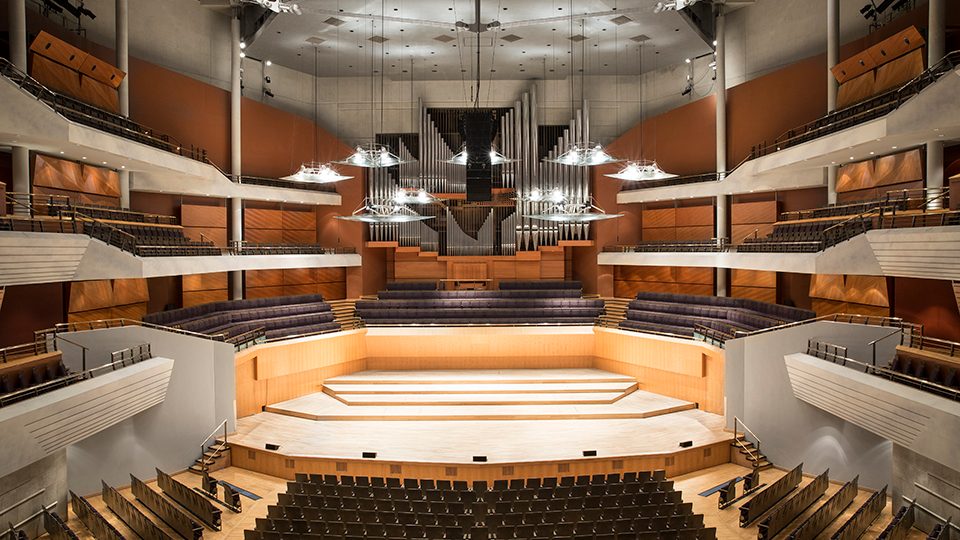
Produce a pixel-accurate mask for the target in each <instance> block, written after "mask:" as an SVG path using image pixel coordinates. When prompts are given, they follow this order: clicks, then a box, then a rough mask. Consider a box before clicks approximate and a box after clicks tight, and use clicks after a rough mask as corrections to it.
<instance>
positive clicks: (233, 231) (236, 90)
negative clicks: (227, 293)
mask: <svg viewBox="0 0 960 540" xmlns="http://www.w3.org/2000/svg"><path fill="white" fill-rule="evenodd" d="M238 17H239V13H234V14H233V17H232V18H231V19H230V53H231V58H230V68H231V69H230V174H231V175H233V176H234V177H239V176H240V174H241V172H240V165H241V162H242V161H241V156H242V154H241V144H240V143H241V137H240V134H241V133H240V98H241V89H240V65H241V60H242V58H240V52H241V49H240V19H239V18H238ZM230 240H231V241H234V242H240V241H242V240H243V200H242V199H239V198H233V199H230ZM230 289H231V291H232V292H231V295H232V296H231V297H232V298H233V299H234V300H240V299H241V298H243V272H240V271H234V272H230Z"/></svg>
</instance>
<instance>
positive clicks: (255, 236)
mask: <svg viewBox="0 0 960 540" xmlns="http://www.w3.org/2000/svg"><path fill="white" fill-rule="evenodd" d="M243 238H244V240H246V241H247V242H252V243H255V244H282V243H283V230H282V229H250V228H246V229H244V231H243Z"/></svg>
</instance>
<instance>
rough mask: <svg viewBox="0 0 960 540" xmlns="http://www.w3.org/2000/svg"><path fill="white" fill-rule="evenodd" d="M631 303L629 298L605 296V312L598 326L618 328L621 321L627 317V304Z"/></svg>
mask: <svg viewBox="0 0 960 540" xmlns="http://www.w3.org/2000/svg"><path fill="white" fill-rule="evenodd" d="M629 304H630V299H628V298H604V299H603V314H602V315H600V318H599V320H598V322H597V325H598V326H603V327H605V328H617V327H618V326H620V321H622V320H624V319H626V318H627V306H628V305H629Z"/></svg>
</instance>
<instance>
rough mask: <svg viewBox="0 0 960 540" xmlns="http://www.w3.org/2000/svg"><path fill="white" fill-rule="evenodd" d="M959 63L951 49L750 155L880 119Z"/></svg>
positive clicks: (760, 153) (783, 135)
mask: <svg viewBox="0 0 960 540" xmlns="http://www.w3.org/2000/svg"><path fill="white" fill-rule="evenodd" d="M958 63H960V51H953V52H950V53H948V54H947V55H946V56H944V57H943V58H942V59H941V60H940V61H939V62H937V63H936V64H934V65H933V66H931V67H930V68H928V69H926V70H925V71H924V72H923V73H921V74H920V75H917V76H916V77H914V78H913V79H911V80H910V81H909V82H907V83H906V84H904V85H903V86H901V87H899V88H897V89H894V90H890V91H888V92H884V93H883V94H880V95H878V96H875V97H872V98H870V99H868V100H866V101H862V102H860V103H856V104H854V105H851V106H849V107H845V108H843V109H840V110H837V111H834V112H831V113H830V114H827V115H825V116H822V117H820V118H818V119H816V120H814V121H813V122H808V123H806V124H804V125H802V126H799V127H796V128H793V129H791V130H788V131H787V132H786V133H784V134H782V135H780V136H779V137H777V138H776V139H774V141H773V142H772V143H767V142H766V141H764V142H762V143H760V144H759V145H757V146H754V147H753V149H752V150H751V152H750V157H751V158H758V157H761V156H766V155H768V154H772V153H774V152H777V151H779V150H783V149H785V148H790V147H791V146H796V145H798V144H802V143H805V142H808V141H812V140H814V139H817V138H820V137H823V136H824V135H829V134H831V133H836V132H838V131H841V130H844V129H847V128H849V127H853V126H856V125H857V124H862V123H864V122H867V121H870V120H874V119H876V118H880V117H881V116H885V115H887V114H889V113H890V112H892V111H894V110H896V109H898V108H900V106H901V105H903V104H904V103H905V102H906V101H907V100H909V99H910V98H912V97H913V96H915V95H917V94H919V93H920V92H921V91H922V90H923V89H924V88H926V87H928V86H930V85H931V84H933V83H934V82H936V81H937V80H938V79H939V78H940V77H941V76H943V75H944V74H946V73H949V72H951V71H953V69H954V68H956V67H957V65H958Z"/></svg>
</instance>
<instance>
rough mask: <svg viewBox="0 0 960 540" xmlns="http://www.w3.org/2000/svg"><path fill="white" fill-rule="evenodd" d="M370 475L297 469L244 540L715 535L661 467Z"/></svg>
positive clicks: (692, 538) (692, 539) (698, 538)
mask: <svg viewBox="0 0 960 540" xmlns="http://www.w3.org/2000/svg"><path fill="white" fill-rule="evenodd" d="M371 480H372V479H368V478H366V477H352V476H341V477H339V478H337V477H336V476H331V475H324V476H320V475H307V474H303V473H298V474H297V475H296V477H295V480H294V481H291V482H288V483H287V490H286V492H285V493H280V494H278V497H277V498H278V500H277V504H276V505H271V506H269V507H268V512H267V517H266V518H258V519H257V520H256V523H255V528H254V529H253V530H246V531H244V538H245V539H246V540H261V539H266V538H288V537H290V538H292V537H293V536H287V535H300V536H299V537H300V538H310V537H317V538H320V537H330V536H336V537H338V538H349V537H356V538H391V539H399V538H469V539H471V540H472V539H483V538H486V539H496V540H500V539H508V538H509V539H513V538H523V539H540V538H543V539H548V538H584V539H591V540H596V539H598V538H611V539H616V538H651V539H653V538H676V539H681V538H682V539H689V540H706V539H714V538H716V530H715V529H714V528H706V527H704V521H703V516H702V515H700V514H694V513H693V508H692V505H691V504H690V503H685V502H683V499H682V494H681V493H680V492H679V491H676V490H675V489H674V487H673V482H672V481H670V480H667V479H666V478H665V475H664V474H663V471H654V472H649V471H646V472H639V473H626V474H624V475H622V476H621V475H609V476H605V475H598V476H595V477H589V476H586V477H576V478H575V477H565V478H560V479H557V478H543V479H541V478H535V479H526V480H524V479H514V480H511V481H510V482H509V483H508V482H507V481H505V480H502V481H501V480H498V481H496V482H493V483H492V484H488V483H486V482H482V481H478V482H474V483H473V484H472V485H468V484H467V483H466V482H453V483H451V482H449V481H441V480H437V481H434V480H429V479H421V480H419V481H418V480H417V479H412V478H408V479H404V480H403V483H402V485H395V486H394V487H392V488H387V487H386V486H383V487H381V488H380V489H375V488H374V487H372V486H370V485H369V484H372V483H373V482H372V481H371ZM387 480H388V481H389V480H391V479H387ZM397 484H399V482H397ZM534 486H536V487H534ZM321 493H326V494H325V495H324V494H321ZM278 535H279V536H278Z"/></svg>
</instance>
